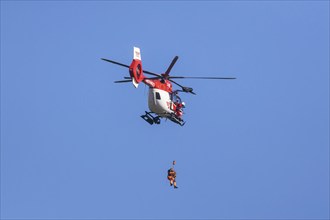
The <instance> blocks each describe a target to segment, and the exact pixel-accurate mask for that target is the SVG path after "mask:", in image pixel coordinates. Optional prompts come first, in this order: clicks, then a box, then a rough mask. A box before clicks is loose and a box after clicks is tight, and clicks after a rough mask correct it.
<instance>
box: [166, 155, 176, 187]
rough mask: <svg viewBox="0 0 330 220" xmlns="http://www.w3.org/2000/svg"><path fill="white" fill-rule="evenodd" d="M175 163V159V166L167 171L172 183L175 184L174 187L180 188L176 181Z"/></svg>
mask: <svg viewBox="0 0 330 220" xmlns="http://www.w3.org/2000/svg"><path fill="white" fill-rule="evenodd" d="M174 165H175V161H173V167H171V168H170V169H169V170H168V171H167V179H168V180H169V181H170V185H171V186H172V185H173V186H174V189H176V188H178V187H177V186H176V181H175V178H176V172H175V170H174Z"/></svg>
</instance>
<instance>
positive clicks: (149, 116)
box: [141, 111, 160, 125]
mask: <svg viewBox="0 0 330 220" xmlns="http://www.w3.org/2000/svg"><path fill="white" fill-rule="evenodd" d="M145 113H146V114H145V115H141V118H143V120H145V121H146V122H148V123H149V124H151V125H152V124H154V123H155V124H158V125H159V124H160V118H159V116H156V117H154V116H153V115H152V114H151V112H147V111H146V112H145Z"/></svg>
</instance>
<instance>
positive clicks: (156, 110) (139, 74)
mask: <svg viewBox="0 0 330 220" xmlns="http://www.w3.org/2000/svg"><path fill="white" fill-rule="evenodd" d="M101 59H102V60H104V61H107V62H110V63H113V64H116V65H119V66H122V67H126V68H128V69H129V75H130V76H129V77H124V80H118V81H115V83H132V84H133V86H134V87H135V88H138V85H139V83H144V84H146V85H147V86H149V93H148V107H149V110H150V111H145V114H144V115H141V118H142V119H144V120H145V121H146V122H148V123H149V124H150V125H152V124H160V121H161V118H165V119H169V120H170V121H172V122H174V123H176V124H179V125H181V126H183V125H184V124H185V123H186V122H185V121H184V120H183V118H182V116H183V108H185V103H184V102H183V101H182V100H181V98H180V96H179V93H180V92H185V93H190V94H194V95H196V93H195V92H194V91H193V88H190V87H186V86H182V85H181V84H179V83H177V82H176V81H174V79H236V78H235V77H196V76H195V77H191V76H171V75H170V72H171V70H172V68H173V66H174V65H175V63H176V61H177V60H178V59H179V57H178V56H175V57H174V58H173V60H172V62H171V64H170V65H169V67H168V68H167V70H166V71H165V72H164V73H161V74H158V73H154V72H150V71H147V70H144V69H143V68H142V61H141V52H140V48H138V47H133V61H132V63H131V65H126V64H122V63H119V62H117V61H113V60H109V59H105V58H101ZM145 74H146V75H149V77H147V76H146V75H145ZM172 83H173V84H175V85H177V86H178V87H180V89H177V90H173V86H172Z"/></svg>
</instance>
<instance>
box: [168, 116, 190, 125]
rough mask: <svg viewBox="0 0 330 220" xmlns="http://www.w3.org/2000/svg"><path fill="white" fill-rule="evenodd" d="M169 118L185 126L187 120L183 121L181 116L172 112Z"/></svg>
mask: <svg viewBox="0 0 330 220" xmlns="http://www.w3.org/2000/svg"><path fill="white" fill-rule="evenodd" d="M167 118H168V119H170V120H171V121H173V122H174V123H177V124H179V125H181V126H183V125H184V124H185V123H186V122H185V121H183V120H182V119H181V118H179V117H177V116H176V115H175V114H173V113H172V114H170V115H169V116H168V117H167Z"/></svg>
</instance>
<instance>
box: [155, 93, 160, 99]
mask: <svg viewBox="0 0 330 220" xmlns="http://www.w3.org/2000/svg"><path fill="white" fill-rule="evenodd" d="M155 94H156V99H158V100H160V94H159V93H158V92H156V93H155Z"/></svg>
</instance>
